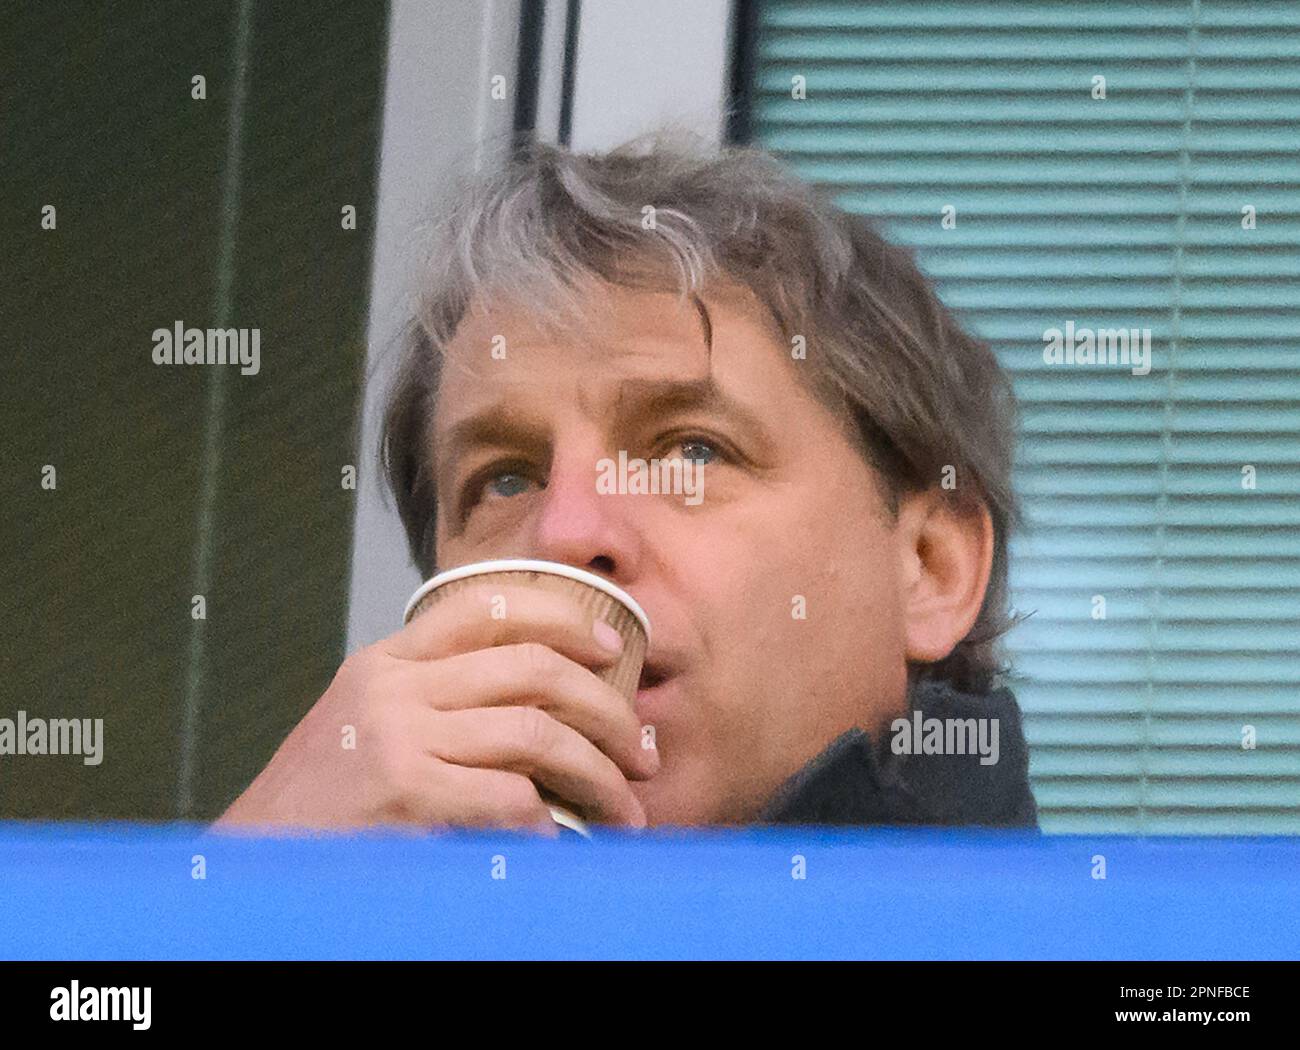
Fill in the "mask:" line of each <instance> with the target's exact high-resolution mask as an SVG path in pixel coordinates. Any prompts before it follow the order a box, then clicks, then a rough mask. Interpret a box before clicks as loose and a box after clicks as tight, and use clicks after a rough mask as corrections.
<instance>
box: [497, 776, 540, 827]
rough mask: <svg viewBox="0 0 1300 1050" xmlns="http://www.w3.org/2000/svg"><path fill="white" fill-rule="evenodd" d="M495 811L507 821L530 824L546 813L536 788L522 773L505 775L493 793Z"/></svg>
mask: <svg viewBox="0 0 1300 1050" xmlns="http://www.w3.org/2000/svg"><path fill="white" fill-rule="evenodd" d="M495 796H496V801H497V811H498V812H499V813H500V814H501V816H503V817H505V818H507V819H508V820H512V821H518V822H519V823H531V822H532V821H535V820H537V819H538V816H539V815H540V814H543V813H548V812H549V811H548V810H547V809H546V805H545V803H543V802H542V799H541V796H540V795H539V794H538V793H537V787H536V786H535V785H534V784H533V782H532V781H531V780H529V779H528V778H527V777H526V776H524V775H523V774H522V773H507V774H505V775H504V776H503V777H502V778H501V780H500V781H498V784H497V788H496V791H495Z"/></svg>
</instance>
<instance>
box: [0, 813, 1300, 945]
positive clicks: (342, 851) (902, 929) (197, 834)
mask: <svg viewBox="0 0 1300 1050" xmlns="http://www.w3.org/2000/svg"><path fill="white" fill-rule="evenodd" d="M1097 856H1101V857H1104V858H1105V875H1106V877H1105V878H1104V879H1099V878H1094V877H1093V876H1094V872H1095V871H1097V870H1098V865H1097V864H1096V862H1095V861H1094V857H1097ZM800 857H802V858H803V872H802V874H803V875H804V877H803V878H796V877H794V876H795V875H797V874H800V871H799V863H800V862H799V860H798V858H800ZM196 858H202V860H201V870H202V873H203V874H204V875H205V877H204V878H196V877H194V876H195V874H196V872H197V871H199V870H200V861H199V860H198V859H196ZM502 875H504V877H501V876H502ZM494 876H496V877H494ZM0 909H2V912H0V958H5V959H96V960H98V959H275V958H284V959H1125V960H1127V959H1295V958H1300V839H1294V838H1197V839H1189V838H1176V839H1175V838H1130V837H1097V836H1046V837H1043V836H1037V835H1033V834H1025V833H1022V832H1011V833H1008V832H993V831H977V830H969V829H962V830H959V831H941V830H931V829H926V830H901V829H881V830H859V829H851V830H844V829H828V828H807V829H799V828H771V829H767V828H750V829H740V830H706V831H701V830H671V829H654V830H650V831H644V832H640V833H635V832H619V831H612V830H607V829H596V830H595V832H594V837H593V838H592V839H591V840H590V841H584V840H580V839H577V838H572V839H570V838H568V837H566V838H564V839H560V840H547V839H541V838H537V837H533V836H529V835H523V834H520V835H516V834H510V833H503V832H468V831H466V832H455V833H447V834H438V835H424V836H413V835H412V836H407V835H401V834H393V833H383V834H380V833H366V834H357V835H347V836H342V835H338V836H318V837H295V838H251V837H243V836H238V837H236V836H230V835H214V834H210V833H208V834H205V833H204V832H203V830H202V829H201V828H196V827H194V826H186V825H164V826H145V825H131V824H102V825H69V824H63V825H59V824H15V823H11V824H0Z"/></svg>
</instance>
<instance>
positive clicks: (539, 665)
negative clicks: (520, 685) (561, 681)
mask: <svg viewBox="0 0 1300 1050" xmlns="http://www.w3.org/2000/svg"><path fill="white" fill-rule="evenodd" d="M519 662H520V665H521V666H522V668H523V671H524V673H525V674H526V675H527V676H528V680H529V682H531V683H535V682H551V681H554V679H555V677H556V675H558V673H559V668H558V667H557V660H556V654H555V651H554V650H552V649H551V648H550V647H549V646H545V645H543V644H542V643H541V642H524V643H523V644H522V645H520V647H519Z"/></svg>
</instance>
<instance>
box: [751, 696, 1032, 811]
mask: <svg viewBox="0 0 1300 1050" xmlns="http://www.w3.org/2000/svg"><path fill="white" fill-rule="evenodd" d="M911 712H920V714H921V717H922V719H939V720H943V719H950V718H952V719H970V718H975V719H981V718H983V719H997V720H998V757H997V762H995V763H992V764H982V762H981V756H980V755H979V754H917V753H912V754H898V753H896V751H895V748H894V745H893V741H894V739H895V736H896V735H901V734H895V733H894V732H893V731H892V730H891V732H890V737H889V739H887V740H882V741H879V746H877V742H876V741H873V740H872V738H871V737H870V735H868V734H867V733H866V732H864V731H863V730H861V729H852V730H849V731H848V732H847V733H844V734H843V735H842V736H840V737H839V738H838V739H836V740H835V741H834V742H833V743H832V744H831V745H830V746H829V747H827V748H826V749H825V750H824V751H822V753H821V754H820V755H818V756H817V757H816V758H814V759H813V760H812V761H811V762H809V763H808V764H807V765H806V766H804V767H803V769H801V770H800V771H799V772H798V773H796V774H795V775H794V776H792V777H791V778H790V779H789V780H787V781H786V782H785V784H784V785H782V787H781V788H780V789H779V790H778V791H777V792H776V794H774V795H773V796H772V799H771V801H769V802H768V804H767V806H766V807H765V808H764V810H763V812H762V813H761V814H760V816H759V820H758V822H759V823H760V824H857V825H867V826H871V825H890V824H928V825H947V826H951V825H961V824H979V825H986V826H991V827H1029V828H1037V827H1038V807H1037V806H1036V805H1035V803H1034V796H1033V794H1032V793H1031V792H1030V790H1029V750H1028V748H1027V747H1026V745H1025V737H1024V731H1023V729H1022V728H1021V721H1020V707H1019V705H1018V704H1017V703H1016V698H1015V696H1014V695H1012V693H1011V691H1010V690H1008V689H995V690H992V691H991V692H988V693H983V694H979V695H974V694H969V693H961V692H958V691H957V690H955V689H953V688H951V687H950V686H947V685H945V684H943V683H938V682H925V683H922V684H921V685H919V686H918V687H917V688H915V689H914V690H913V691H912V695H911ZM908 721H909V723H910V726H915V724H916V722H915V716H914V714H913V713H909V718H908ZM922 724H924V722H923V723H922ZM989 732H991V729H990V730H989ZM908 735H909V737H910V736H914V735H915V734H911V733H909V734H908ZM900 746H901V741H900Z"/></svg>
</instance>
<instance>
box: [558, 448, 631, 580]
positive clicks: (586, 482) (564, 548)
mask: <svg viewBox="0 0 1300 1050" xmlns="http://www.w3.org/2000/svg"><path fill="white" fill-rule="evenodd" d="M604 455H605V453H604V452H603V451H602V450H601V449H600V448H599V447H598V445H596V444H595V443H594V442H587V443H584V445H583V446H582V447H577V446H576V445H575V444H574V443H572V442H570V443H568V444H567V446H566V447H565V449H564V451H563V452H561V451H558V450H557V451H556V452H555V453H554V454H553V456H552V459H551V464H550V471H549V474H548V476H547V481H546V489H545V490H544V493H543V496H542V509H541V513H540V514H539V515H538V516H537V518H536V519H535V525H534V534H533V546H534V549H535V551H536V557H539V558H544V559H546V560H547V561H558V562H562V563H564V564H566V565H573V566H575V567H576V568H580V569H587V570H589V571H591V572H595V573H599V574H600V575H602V576H606V577H608V578H610V579H611V580H614V581H626V580H628V579H631V578H632V577H634V576H635V575H636V571H637V563H638V560H639V558H640V542H639V538H638V533H637V529H636V526H635V523H634V522H633V521H632V520H631V519H630V518H629V517H628V515H627V508H628V501H627V498H626V497H625V496H620V495H615V494H604V493H601V492H598V491H597V489H596V479H597V475H598V470H599V461H600V460H601V458H602V457H603V456H604Z"/></svg>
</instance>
